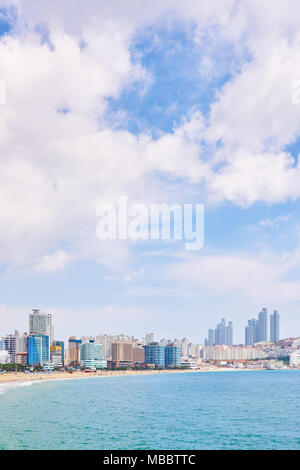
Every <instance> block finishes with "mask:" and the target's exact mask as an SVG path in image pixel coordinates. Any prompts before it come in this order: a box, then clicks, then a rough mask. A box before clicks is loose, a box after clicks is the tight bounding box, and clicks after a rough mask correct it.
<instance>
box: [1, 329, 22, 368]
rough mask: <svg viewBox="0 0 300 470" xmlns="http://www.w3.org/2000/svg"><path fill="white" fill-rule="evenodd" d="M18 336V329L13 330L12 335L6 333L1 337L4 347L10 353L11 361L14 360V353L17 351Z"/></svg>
mask: <svg viewBox="0 0 300 470" xmlns="http://www.w3.org/2000/svg"><path fill="white" fill-rule="evenodd" d="M19 338H20V334H19V332H18V331H15V334H13V335H6V336H5V337H4V338H3V346H4V349H5V350H6V351H7V352H8V354H9V355H10V359H11V362H13V363H15V362H16V354H17V353H18V352H19Z"/></svg>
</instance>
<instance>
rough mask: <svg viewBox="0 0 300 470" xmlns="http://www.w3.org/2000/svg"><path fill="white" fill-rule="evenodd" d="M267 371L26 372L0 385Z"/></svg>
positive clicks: (2, 380) (3, 378) (0, 380)
mask: <svg viewBox="0 0 300 470" xmlns="http://www.w3.org/2000/svg"><path fill="white" fill-rule="evenodd" d="M259 370H266V369H229V368H225V367H224V368H220V367H218V368H211V369H183V370H180V369H173V370H172V369H169V370H168V369H162V370H158V369H157V370H126V371H125V370H124V371H121V370H109V371H101V372H100V371H98V372H89V373H86V372H82V371H78V372H72V373H71V374H70V373H69V372H50V373H41V372H38V373H31V374H26V373H24V372H7V373H4V374H0V384H5V383H13V382H36V381H43V380H59V379H89V378H95V377H120V376H132V375H149V374H177V373H178V374H185V373H200V372H245V371H259Z"/></svg>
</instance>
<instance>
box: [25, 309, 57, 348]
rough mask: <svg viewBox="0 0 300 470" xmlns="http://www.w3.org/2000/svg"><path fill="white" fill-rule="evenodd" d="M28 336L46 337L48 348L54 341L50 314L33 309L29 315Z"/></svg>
mask: <svg viewBox="0 0 300 470" xmlns="http://www.w3.org/2000/svg"><path fill="white" fill-rule="evenodd" d="M29 334H30V335H36V334H37V335H48V336H49V348H50V345H51V344H52V342H53V340H54V335H53V325H52V315H51V313H44V312H41V310H38V309H33V310H32V313H30V314H29Z"/></svg>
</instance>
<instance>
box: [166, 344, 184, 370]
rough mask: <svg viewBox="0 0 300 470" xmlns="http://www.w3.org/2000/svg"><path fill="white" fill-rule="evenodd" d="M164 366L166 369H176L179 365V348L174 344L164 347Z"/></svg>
mask: <svg viewBox="0 0 300 470" xmlns="http://www.w3.org/2000/svg"><path fill="white" fill-rule="evenodd" d="M165 364H166V367H178V366H180V364H181V348H180V347H178V346H176V344H174V343H170V344H167V346H166V347H165Z"/></svg>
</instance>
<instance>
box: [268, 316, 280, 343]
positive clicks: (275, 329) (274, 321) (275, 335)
mask: <svg viewBox="0 0 300 470" xmlns="http://www.w3.org/2000/svg"><path fill="white" fill-rule="evenodd" d="M270 341H279V313H278V310H274V311H273V315H271V316H270Z"/></svg>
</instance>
